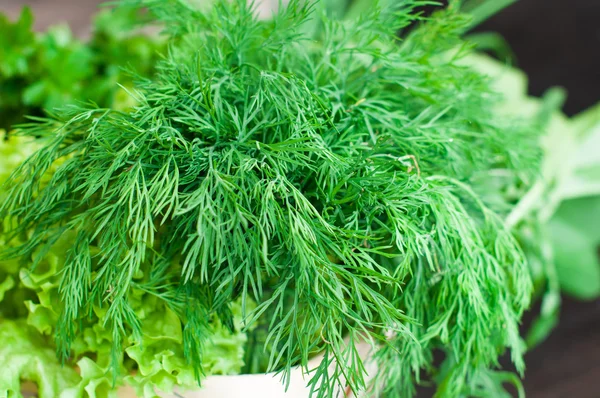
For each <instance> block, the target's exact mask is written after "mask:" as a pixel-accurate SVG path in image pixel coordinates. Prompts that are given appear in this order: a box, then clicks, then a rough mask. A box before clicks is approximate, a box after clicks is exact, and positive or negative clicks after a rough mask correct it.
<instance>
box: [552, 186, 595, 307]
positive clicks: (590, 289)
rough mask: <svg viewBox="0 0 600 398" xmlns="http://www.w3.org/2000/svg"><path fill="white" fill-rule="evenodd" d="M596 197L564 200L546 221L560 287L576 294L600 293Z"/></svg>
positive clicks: (590, 297) (589, 295)
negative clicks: (549, 220) (547, 221)
mask: <svg viewBox="0 0 600 398" xmlns="http://www.w3.org/2000/svg"><path fill="white" fill-rule="evenodd" d="M598 220H600V197H585V198H580V199H573V200H568V201H566V202H564V203H563V204H562V205H561V206H560V208H559V209H558V211H557V213H556V215H555V216H554V218H553V219H552V221H551V222H550V226H549V228H550V231H551V233H552V236H551V238H552V241H553V242H555V245H554V249H555V250H554V258H555V261H556V270H557V273H558V278H559V280H560V284H561V288H562V289H563V290H564V291H565V292H567V293H568V294H571V295H573V296H575V297H577V298H581V299H594V298H597V297H600V258H599V254H598V249H599V247H600V230H599V229H598Z"/></svg>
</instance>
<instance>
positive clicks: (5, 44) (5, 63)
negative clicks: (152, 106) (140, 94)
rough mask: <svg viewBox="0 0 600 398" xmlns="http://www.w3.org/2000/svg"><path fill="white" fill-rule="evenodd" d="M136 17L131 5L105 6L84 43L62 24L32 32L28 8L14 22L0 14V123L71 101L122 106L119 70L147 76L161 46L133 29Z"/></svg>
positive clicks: (124, 76)
mask: <svg viewBox="0 0 600 398" xmlns="http://www.w3.org/2000/svg"><path fill="white" fill-rule="evenodd" d="M142 21H143V19H141V18H140V16H139V13H137V12H133V11H132V10H126V9H118V10H116V11H114V10H113V11H109V10H106V11H104V12H102V13H100V14H99V15H98V17H97V19H96V21H95V26H94V29H93V37H92V39H91V41H90V42H89V43H85V44H84V43H82V42H80V41H79V40H77V39H74V38H73V37H72V35H71V32H70V30H69V29H68V28H67V27H66V26H56V27H52V28H50V29H49V30H48V32H46V33H44V34H42V35H36V34H34V33H33V31H32V25H33V16H32V15H31V11H30V10H29V9H28V8H24V9H23V12H22V14H21V16H20V18H19V19H18V20H17V21H16V22H14V23H11V22H10V21H9V20H8V18H7V17H6V16H4V15H0V92H1V93H2V95H1V96H0V127H1V128H6V129H8V128H10V126H11V125H13V124H15V123H20V122H22V121H23V118H24V116H25V115H26V114H27V115H37V116H39V115H42V113H43V110H48V111H52V110H53V109H54V108H56V107H62V106H65V105H67V104H70V103H75V102H86V103H87V102H94V103H96V104H99V105H101V106H114V107H117V108H118V107H122V106H127V105H128V103H127V101H126V102H122V99H121V98H122V97H123V95H122V94H121V92H122V90H121V89H120V88H119V86H118V83H120V84H122V85H125V86H128V85H131V84H132V79H131V77H130V76H129V73H128V72H125V70H126V69H127V68H128V69H131V70H134V71H135V72H136V73H137V74H139V75H140V76H150V75H151V73H152V72H153V68H154V65H155V63H156V60H157V58H158V54H159V52H162V50H163V43H162V41H161V40H158V39H157V38H155V37H149V36H148V35H145V34H141V33H140V32H138V31H137V30H136V28H137V26H138V25H139V23H141V22H142ZM129 102H131V101H129Z"/></svg>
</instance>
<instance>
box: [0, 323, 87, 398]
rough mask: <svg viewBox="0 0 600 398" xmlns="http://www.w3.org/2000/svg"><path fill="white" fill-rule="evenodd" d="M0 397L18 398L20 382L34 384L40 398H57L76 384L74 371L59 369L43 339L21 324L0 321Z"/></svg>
mask: <svg viewBox="0 0 600 398" xmlns="http://www.w3.org/2000/svg"><path fill="white" fill-rule="evenodd" d="M0 339H1V340H2V345H0V361H2V375H1V376H0V396H3V397H6V396H8V397H15V398H21V397H22V395H21V380H30V381H33V382H35V383H36V385H37V387H38V391H39V394H40V395H41V396H44V397H61V396H62V395H61V392H63V391H64V390H65V389H66V388H67V387H68V386H70V385H71V384H72V383H74V382H76V380H77V378H78V375H77V373H76V372H75V370H74V369H70V368H63V367H62V366H61V364H60V363H59V361H58V360H57V358H56V354H55V352H54V350H53V349H52V348H50V346H49V344H48V342H47V341H46V339H44V338H43V337H42V336H40V335H38V334H36V333H35V331H33V330H32V329H30V328H28V327H27V325H26V324H24V323H23V322H12V321H7V320H3V321H1V322H0Z"/></svg>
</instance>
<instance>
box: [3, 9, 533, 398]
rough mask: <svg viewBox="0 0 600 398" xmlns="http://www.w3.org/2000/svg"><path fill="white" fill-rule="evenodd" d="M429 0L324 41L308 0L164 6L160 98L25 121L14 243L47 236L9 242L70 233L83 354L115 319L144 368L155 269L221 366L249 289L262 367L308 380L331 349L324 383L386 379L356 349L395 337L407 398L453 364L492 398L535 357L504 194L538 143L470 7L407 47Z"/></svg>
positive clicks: (391, 381) (186, 344) (75, 322)
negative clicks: (214, 324)
mask: <svg viewBox="0 0 600 398" xmlns="http://www.w3.org/2000/svg"><path fill="white" fill-rule="evenodd" d="M420 4H421V3H419V2H417V1H405V2H403V3H402V4H400V5H398V6H397V7H390V8H387V9H380V8H378V7H374V8H373V9H372V10H370V12H368V13H366V14H364V15H363V16H362V17H361V18H359V19H357V20H355V21H351V22H342V21H337V20H332V19H328V18H324V19H323V20H322V25H323V29H321V30H319V31H318V32H317V33H316V34H315V35H312V30H306V29H304V27H305V24H306V23H307V22H308V21H309V20H310V18H311V15H312V17H314V16H315V14H311V8H312V6H311V5H302V4H301V2H298V1H292V2H291V4H290V6H289V7H287V8H285V9H283V10H282V11H280V13H279V14H277V15H274V17H273V20H270V21H258V20H257V19H256V17H255V16H254V14H253V12H252V10H250V9H249V8H248V6H247V5H246V4H245V2H244V1H240V0H238V1H233V2H227V1H218V2H216V4H215V6H214V8H213V9H212V10H207V11H198V10H197V9H195V8H193V7H191V6H187V5H186V4H185V3H184V2H182V1H166V2H165V1H145V2H142V5H144V6H147V7H149V8H150V9H151V10H152V11H153V12H154V13H155V15H157V16H158V17H159V19H160V20H161V22H162V23H164V24H165V26H166V29H167V31H168V32H170V35H171V38H170V44H171V50H170V52H169V55H168V56H167V57H166V59H165V60H164V61H163V62H161V63H160V66H159V68H158V74H157V75H156V77H155V78H154V79H152V80H145V81H143V82H141V83H140V85H138V87H137V89H136V91H135V93H134V94H133V95H135V98H136V102H137V103H138V104H139V105H138V106H137V107H136V108H135V110H134V111H133V112H131V113H129V112H119V111H114V110H110V109H101V108H100V109H75V108H73V109H71V110H68V111H64V112H60V113H59V114H58V116H57V118H56V119H53V120H48V121H45V122H38V123H35V124H30V125H28V126H25V127H24V128H23V129H22V130H21V131H20V132H19V134H20V135H24V136H31V137H37V141H38V144H39V145H41V146H42V148H41V149H40V150H39V151H37V152H36V153H35V154H34V155H33V156H31V157H29V159H28V160H27V161H26V162H25V163H24V164H23V165H22V166H21V167H19V168H18V169H17V171H16V173H15V174H14V175H13V177H12V178H11V180H10V182H9V185H8V186H7V194H6V196H5V199H4V203H3V205H2V207H1V210H2V216H3V217H8V218H9V219H10V220H13V221H12V222H11V223H10V226H11V227H12V228H11V231H10V233H12V234H24V233H26V232H28V231H29V239H28V240H27V241H26V242H25V243H24V244H23V245H21V246H17V247H15V248H14V249H13V250H9V251H5V253H7V254H12V255H26V256H33V259H34V266H35V265H36V264H37V263H38V259H39V258H40V257H39V256H36V255H35V253H36V251H41V253H45V252H46V251H48V250H58V251H59V252H60V251H61V250H60V249H59V248H57V246H56V243H57V242H61V241H63V240H65V239H66V238H65V237H67V236H68V237H69V238H68V239H69V242H71V244H70V247H69V248H68V249H66V250H64V256H65V258H66V260H65V261H64V263H61V272H60V276H61V281H60V285H59V294H60V301H59V303H58V305H57V306H56V308H57V309H58V312H59V314H58V315H59V317H58V320H57V326H56V329H55V337H56V341H57V344H58V347H59V352H60V354H61V356H62V358H63V360H66V359H67V358H69V357H70V356H71V355H72V353H73V350H74V349H75V348H76V347H77V341H78V339H80V338H81V336H82V335H85V330H86V326H85V325H86V324H87V322H88V317H89V314H91V313H93V314H94V315H95V316H96V317H97V319H96V320H93V322H92V324H98V325H103V327H104V329H103V330H105V332H106V333H109V334H110V335H111V339H112V341H113V347H112V350H111V356H112V358H111V360H110V363H111V364H112V369H113V371H114V372H115V374H117V375H119V374H122V370H121V369H120V365H119V364H120V362H119V360H118V359H119V358H120V357H121V356H122V355H123V351H125V352H128V351H127V349H125V348H124V347H125V346H126V345H127V344H131V343H133V344H134V345H135V344H139V343H141V342H143V341H144V337H143V336H144V331H145V330H147V328H148V325H149V324H152V321H150V320H149V319H147V318H145V317H142V316H140V314H139V313H138V311H136V303H137V301H136V300H135V292H136V288H138V286H139V285H140V283H143V285H144V286H145V288H144V291H149V292H152V293H153V295H154V297H155V298H156V300H157V301H156V304H154V306H153V307H155V308H156V307H157V308H161V307H162V308H172V309H173V315H174V316H175V317H176V320H175V319H174V321H173V323H179V322H181V324H182V325H183V330H182V342H183V344H182V345H181V346H180V347H182V349H183V353H182V357H183V356H185V358H186V359H187V361H189V362H190V364H191V366H192V368H194V369H196V371H197V375H200V371H201V370H202V367H203V366H204V364H205V363H206V361H207V359H206V354H203V351H204V350H203V349H202V347H203V346H204V345H206V344H207V343H208V341H210V333H207V332H206V331H207V330H209V329H210V323H209V322H210V320H211V319H219V322H220V323H221V324H222V325H223V327H229V328H231V327H232V326H231V325H232V308H231V307H232V303H234V302H237V301H240V302H241V312H242V317H243V319H244V323H245V324H246V325H247V326H257V327H258V328H257V330H263V327H262V325H265V326H266V327H267V328H268V336H267V339H266V343H265V346H266V347H269V352H268V367H267V368H265V369H260V370H261V371H268V370H279V371H282V372H283V374H284V375H289V372H290V370H291V368H292V367H293V366H295V365H300V366H306V365H307V361H308V358H309V357H310V356H311V355H313V354H315V353H317V352H321V353H322V354H323V355H324V359H323V361H322V362H321V364H320V366H319V367H318V368H317V369H316V370H315V371H314V373H313V375H312V379H311V382H310V384H311V386H312V388H313V390H314V395H315V396H322V397H329V396H333V395H334V393H335V390H336V388H337V385H338V384H341V380H348V382H349V384H350V387H351V388H353V389H354V390H360V389H362V388H364V387H365V386H364V380H365V379H364V376H365V375H364V368H363V364H362V361H361V359H360V357H359V356H358V353H357V352H356V348H355V346H354V344H353V343H355V342H357V341H360V340H363V339H367V340H369V341H371V342H373V343H374V344H375V345H376V346H377V347H378V349H377V353H376V358H377V360H378V362H379V364H380V370H381V371H380V374H379V375H380V377H381V380H386V381H387V382H388V383H387V387H386V389H387V393H388V394H389V395H390V396H407V395H411V394H412V392H413V391H414V386H415V384H416V383H418V382H419V381H420V380H422V379H426V378H431V377H433V379H434V380H435V381H436V383H437V384H438V394H439V396H446V397H454V396H459V395H461V394H463V393H468V392H469V391H473V389H475V388H477V386H478V385H479V383H480V382H481V380H482V378H483V377H484V376H485V377H489V375H490V373H489V372H490V370H489V369H490V368H492V367H494V366H496V364H497V358H498V355H499V354H500V353H502V352H503V351H504V350H505V349H506V348H509V349H510V350H511V351H512V357H513V360H514V362H515V364H516V365H517V367H518V369H519V370H522V369H523V363H522V353H523V349H524V345H523V343H522V341H521V339H520V337H519V331H518V324H519V320H520V316H521V314H522V312H523V311H524V310H525V309H526V308H527V306H528V304H529V297H530V288H531V284H530V280H529V275H528V270H527V267H526V262H525V259H524V257H523V253H522V252H521V250H520V248H519V246H518V244H517V242H516V241H515V240H514V238H513V237H512V236H511V234H510V233H509V231H508V230H507V229H505V227H504V225H503V220H502V218H501V217H500V215H499V214H500V213H498V212H496V211H495V210H494V209H495V208H496V207H497V206H499V207H505V206H510V201H509V200H504V199H502V200H501V203H499V202H498V201H497V200H496V199H495V198H494V197H495V196H501V197H505V196H506V195H505V193H506V192H507V191H510V189H511V187H512V186H516V187H520V186H527V185H528V184H530V183H531V181H532V180H533V179H534V176H535V175H536V173H537V163H538V158H539V156H538V153H539V149H538V146H537V141H538V137H537V136H536V134H535V130H534V129H532V128H530V126H528V125H527V124H525V123H521V122H520V121H518V120H512V119H507V118H504V117H502V118H499V117H496V115H495V114H494V105H495V104H496V103H497V101H499V99H500V98H499V97H496V96H495V94H494V93H493V92H492V91H491V90H490V89H489V82H488V81H487V79H486V78H485V77H483V76H482V75H481V74H479V73H476V72H474V71H473V70H472V69H471V68H468V67H465V66H463V65H461V64H460V63H459V62H458V60H460V59H461V58H462V57H463V56H464V55H465V54H467V53H468V52H469V49H468V46H465V45H464V43H462V42H461V39H460V35H461V33H462V32H463V31H464V29H465V26H468V25H469V23H470V19H469V17H467V16H465V15H462V14H460V12H459V11H458V7H456V6H451V7H450V8H448V9H447V10H445V11H443V12H441V13H438V14H436V15H435V16H434V17H432V18H431V19H428V20H426V21H425V22H424V23H422V24H421V26H419V27H418V28H417V29H416V30H413V31H412V33H410V34H405V35H404V37H403V38H402V39H401V41H398V39H397V37H396V32H397V31H398V29H400V28H402V27H406V26H409V25H410V24H412V23H413V22H415V21H416V20H417V19H421V18H422V17H420V16H419V15H418V14H417V13H416V12H415V7H417V6H419V5H420ZM307 32H309V33H307ZM456 48H461V51H459V52H458V53H457V52H456V51H455V50H456ZM52 169H54V171H51V170H52ZM498 176H500V177H498ZM489 181H495V182H496V183H497V184H496V185H495V186H494V187H491V186H490V185H489ZM480 184H485V188H486V189H487V190H488V191H487V196H485V195H481V194H479V192H480V191H481V189H480ZM490 189H493V190H494V191H495V192H496V194H494V191H492V192H490V191H489V190H490ZM38 266H39V265H38ZM34 269H35V268H34ZM139 275H142V276H139ZM138 278H142V281H139V280H138ZM138 289H139V288H138ZM250 301H256V302H257V303H258V305H257V306H256V307H255V308H252V307H250V306H249V304H248V303H249V302H250ZM178 309H179V310H178ZM436 350H442V351H443V352H444V353H445V360H444V362H443V364H442V366H441V367H440V368H439V369H437V368H436V367H435V365H434V363H433V353H434V351H436ZM129 353H131V349H129ZM257 353H258V350H257ZM334 359H335V360H337V361H334ZM332 364H333V368H330V365H332ZM144 365H145V366H151V365H150V364H144ZM161 387H168V386H165V385H161ZM340 387H342V388H345V385H341V386H340Z"/></svg>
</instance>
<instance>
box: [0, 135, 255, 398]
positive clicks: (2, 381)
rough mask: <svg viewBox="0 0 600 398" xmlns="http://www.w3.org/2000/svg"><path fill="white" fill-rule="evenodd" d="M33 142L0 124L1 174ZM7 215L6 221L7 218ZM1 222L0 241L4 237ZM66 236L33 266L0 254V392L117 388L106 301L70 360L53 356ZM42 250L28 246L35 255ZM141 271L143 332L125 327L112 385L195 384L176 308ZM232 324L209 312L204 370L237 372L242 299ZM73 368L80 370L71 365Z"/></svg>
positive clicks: (109, 391) (70, 395)
mask: <svg viewBox="0 0 600 398" xmlns="http://www.w3.org/2000/svg"><path fill="white" fill-rule="evenodd" d="M35 147H36V145H35V144H34V143H32V142H28V141H26V140H25V139H23V138H21V137H19V136H16V135H13V134H11V135H10V136H8V137H7V136H6V134H5V133H4V132H2V131H0V181H4V180H6V179H7V178H8V176H9V175H10V173H11V172H12V170H14V169H15V168H16V167H17V166H18V165H19V164H20V163H21V162H22V161H24V160H25V159H26V158H27V157H28V156H29V155H31V154H32V153H33V151H35ZM5 222H7V221H6V220H5ZM2 231H3V228H2V227H0V245H2V246H4V245H7V244H8V242H7V238H6V236H4V235H3V234H2ZM72 241H73V240H72V237H66V238H65V239H63V240H62V241H61V242H59V243H58V244H57V245H55V246H54V247H53V249H52V251H50V252H49V253H44V256H43V260H42V261H41V262H40V263H39V264H38V265H37V267H35V269H29V268H28V267H27V266H23V264H21V263H19V262H17V261H14V260H1V261H0V303H2V305H1V306H0V339H1V341H3V344H2V346H1V347H0V363H2V364H7V367H6V369H5V370H4V371H2V372H0V397H6V396H10V397H13V396H14V397H20V396H21V392H20V391H21V389H22V386H21V383H22V381H30V382H33V383H35V384H36V385H37V387H38V389H39V396H40V397H42V398H43V397H59V398H75V397H83V396H86V397H90V398H109V397H114V396H116V390H115V388H114V387H115V385H114V384H113V382H114V380H113V377H112V375H111V373H110V372H109V370H110V368H111V365H112V363H111V360H112V357H111V348H112V344H113V343H112V335H111V333H110V332H109V331H108V330H107V329H105V328H104V327H103V325H102V324H101V323H100V322H99V317H98V315H100V314H102V313H103V311H105V309H103V308H94V313H93V314H92V315H91V318H90V320H89V321H88V322H87V323H86V324H85V325H83V333H81V336H80V337H79V338H78V339H77V340H76V342H75V344H74V345H73V353H72V358H73V360H72V361H71V362H69V363H67V364H66V365H65V366H62V365H61V364H60V363H59V361H58V360H57V357H56V354H55V352H56V346H55V345H54V342H53V339H52V336H53V335H54V333H55V331H56V325H57V322H58V318H59V314H58V312H57V310H56V309H57V308H60V306H59V305H58V303H59V302H60V293H59V289H60V284H59V277H60V273H61V271H62V268H61V267H62V264H63V263H64V260H65V253H66V252H67V250H68V248H69V247H70V245H72ZM38 254H41V253H39V252H38V253H34V256H36V255H38ZM144 279H145V276H144V274H143V273H140V274H139V275H138V278H137V280H138V281H139V283H140V288H139V289H135V290H134V291H133V293H132V297H131V303H132V307H133V309H134V311H135V313H136V315H137V316H138V317H139V319H140V320H142V321H144V325H146V328H145V329H144V333H143V335H142V336H141V339H136V337H135V336H133V335H129V337H128V339H127V340H126V341H125V342H124V345H125V346H124V347H123V348H124V351H125V355H124V356H123V357H122V358H118V361H119V364H120V367H121V373H120V377H119V378H117V380H116V385H130V386H132V387H133V388H134V389H135V390H136V393H137V395H138V396H143V397H154V396H156V391H159V390H160V391H171V390H173V388H174V387H175V386H178V388H188V389H193V388H197V387H198V384H197V378H196V375H195V374H194V371H193V369H192V367H191V366H189V364H188V363H187V362H186V361H185V360H184V354H183V344H182V336H183V328H182V324H181V321H180V320H179V317H178V315H177V314H176V311H180V310H181V308H169V307H168V306H166V305H165V304H164V302H163V301H162V300H161V299H160V297H159V296H158V295H157V294H155V293H154V292H150V291H148V290H147V289H144V288H143V281H144ZM232 311H233V314H234V331H230V330H229V329H228V328H225V327H224V326H223V325H221V324H220V322H219V321H218V320H217V319H216V318H215V319H212V323H211V328H212V330H211V331H209V333H210V334H211V335H213V336H214V337H213V339H212V342H211V344H207V346H206V347H204V351H203V364H204V367H203V372H204V374H205V375H213V374H219V375H227V374H238V373H240V372H241V369H242V367H243V366H244V360H243V358H244V346H245V344H246V340H247V337H246V333H245V332H241V330H242V317H241V313H242V311H241V305H240V304H239V303H235V304H234V305H233V307H232ZM76 369H78V371H76Z"/></svg>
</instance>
